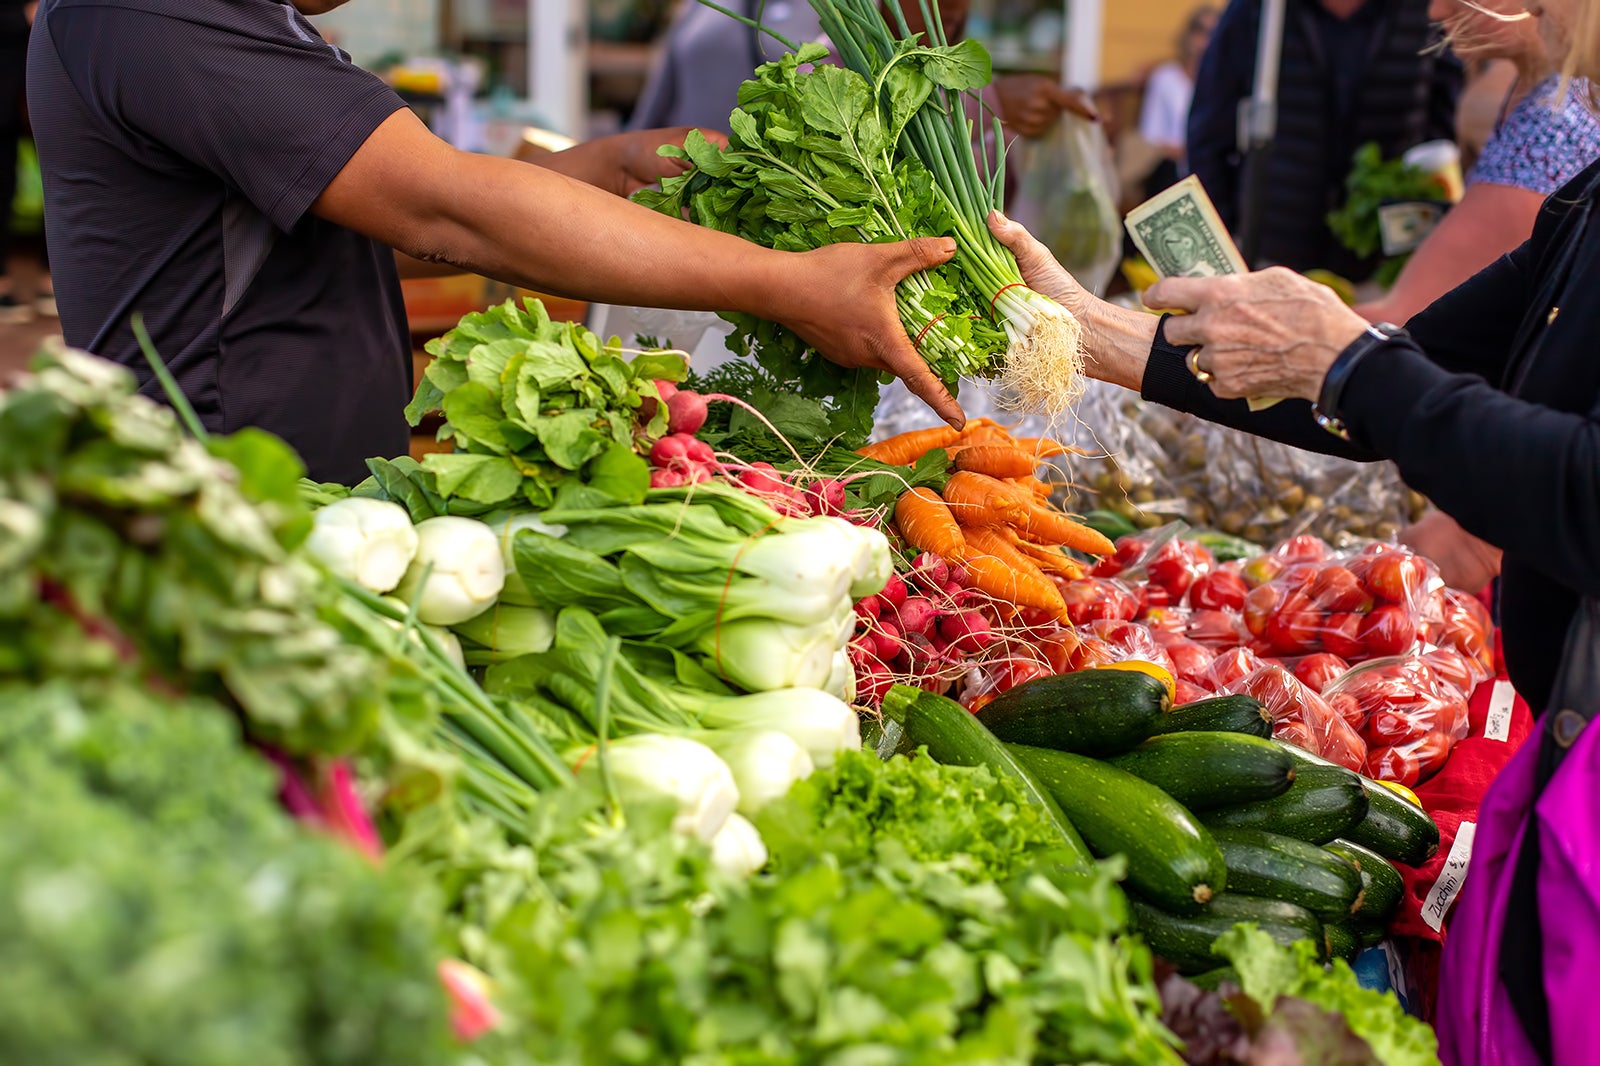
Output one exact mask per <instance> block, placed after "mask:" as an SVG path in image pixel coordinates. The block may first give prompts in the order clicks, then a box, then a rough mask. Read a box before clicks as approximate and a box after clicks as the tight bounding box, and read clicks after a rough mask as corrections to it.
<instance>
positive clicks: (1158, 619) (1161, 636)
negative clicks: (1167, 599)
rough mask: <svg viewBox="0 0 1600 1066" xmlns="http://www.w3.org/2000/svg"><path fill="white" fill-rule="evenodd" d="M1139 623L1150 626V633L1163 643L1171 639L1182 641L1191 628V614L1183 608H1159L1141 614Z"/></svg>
mask: <svg viewBox="0 0 1600 1066" xmlns="http://www.w3.org/2000/svg"><path fill="white" fill-rule="evenodd" d="M1139 621H1141V622H1143V623H1144V624H1145V625H1146V626H1149V627H1150V632H1152V633H1154V634H1155V635H1156V639H1157V640H1159V641H1162V642H1163V643H1165V642H1166V641H1167V640H1171V639H1175V640H1182V639H1183V635H1184V633H1185V632H1186V631H1187V630H1188V628H1189V612H1188V610H1187V609H1185V608H1183V607H1157V608H1155V609H1153V610H1150V611H1146V612H1144V613H1143V614H1141V615H1140V616H1139Z"/></svg>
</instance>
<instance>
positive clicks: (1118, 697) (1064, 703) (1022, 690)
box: [978, 670, 1172, 755]
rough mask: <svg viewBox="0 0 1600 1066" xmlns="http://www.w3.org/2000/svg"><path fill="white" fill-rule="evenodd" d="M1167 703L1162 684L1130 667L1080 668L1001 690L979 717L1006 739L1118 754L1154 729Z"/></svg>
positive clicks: (1058, 748)
mask: <svg viewBox="0 0 1600 1066" xmlns="http://www.w3.org/2000/svg"><path fill="white" fill-rule="evenodd" d="M1171 709H1172V700H1171V699H1170V698H1169V697H1168V696H1167V689H1166V686H1165V685H1163V684H1162V683H1161V682H1160V681H1157V680H1156V679H1155V678H1153V677H1151V676H1150V675H1149V674H1142V673H1138V672H1136V671H1132V670H1080V671H1078V672H1077V673H1075V674H1061V675H1057V676H1052V677H1041V678H1038V679H1037V680H1034V681H1029V682H1027V683H1026V684H1023V685H1018V686H1017V687H1016V688H1013V689H1008V690H1007V691H1005V692H1002V693H1001V694H1000V695H999V696H997V697H995V699H994V700H993V701H992V702H990V703H988V704H986V705H984V707H983V708H982V709H980V710H979V711H978V720H979V721H981V722H982V723H983V724H984V725H986V726H988V727H989V731H990V732H992V733H993V734H994V735H995V736H997V737H999V738H1000V739H1001V740H1003V741H1005V742H1006V743H1008V744H1027V745H1029V746H1030V747H1035V748H1050V749H1052V750H1054V751H1070V752H1073V753H1075V754H1078V755H1120V754H1121V753H1122V752H1125V751H1127V750H1128V749H1129V748H1131V747H1133V746H1134V745H1135V744H1137V743H1139V742H1140V741H1141V740H1145V739H1147V738H1148V737H1149V736H1150V735H1151V734H1152V733H1154V732H1155V730H1156V726H1157V725H1159V724H1160V722H1161V716H1162V715H1164V714H1166V713H1167V712H1168V711H1169V710H1171Z"/></svg>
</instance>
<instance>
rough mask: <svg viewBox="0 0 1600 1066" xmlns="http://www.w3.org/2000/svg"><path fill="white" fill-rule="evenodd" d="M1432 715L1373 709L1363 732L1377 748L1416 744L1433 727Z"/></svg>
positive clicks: (1389, 709) (1390, 708)
mask: <svg viewBox="0 0 1600 1066" xmlns="http://www.w3.org/2000/svg"><path fill="white" fill-rule="evenodd" d="M1431 718H1432V715H1411V714H1406V713H1405V712H1404V711H1398V710H1395V709H1394V708H1392V707H1385V708H1383V709H1381V710H1376V711H1373V712H1372V714H1371V715H1370V716H1369V717H1368V718H1367V723H1366V725H1365V726H1364V727H1363V728H1362V730H1361V732H1362V733H1363V734H1364V735H1365V736H1366V738H1367V739H1368V740H1369V741H1371V742H1372V746H1373V747H1376V748H1383V747H1394V746H1398V745H1401V744H1415V743H1416V742H1417V741H1419V740H1421V739H1422V738H1423V737H1425V736H1427V735H1428V733H1429V731H1430V730H1431V729H1432V728H1433V722H1432V721H1429V720H1428V719H1431Z"/></svg>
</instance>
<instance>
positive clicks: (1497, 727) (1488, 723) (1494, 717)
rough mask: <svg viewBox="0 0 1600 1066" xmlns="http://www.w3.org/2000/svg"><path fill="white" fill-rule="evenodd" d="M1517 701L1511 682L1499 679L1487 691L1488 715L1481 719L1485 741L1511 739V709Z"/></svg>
mask: <svg viewBox="0 0 1600 1066" xmlns="http://www.w3.org/2000/svg"><path fill="white" fill-rule="evenodd" d="M1516 699H1517V690H1516V689H1515V688H1514V687H1513V686H1512V684H1511V682H1509V681H1506V680H1505V679H1503V678H1502V679H1501V680H1499V681H1496V682H1495V683H1494V688H1493V689H1491V690H1490V691H1489V713H1488V714H1486V715H1485V716H1484V719H1483V736H1484V739H1486V740H1499V741H1505V740H1509V739H1510V738H1511V709H1512V707H1513V706H1514V705H1515V703H1516Z"/></svg>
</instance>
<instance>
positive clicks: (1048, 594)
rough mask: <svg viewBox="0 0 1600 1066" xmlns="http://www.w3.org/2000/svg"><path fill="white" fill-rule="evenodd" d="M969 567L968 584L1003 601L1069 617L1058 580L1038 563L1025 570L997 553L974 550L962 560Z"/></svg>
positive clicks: (964, 566)
mask: <svg viewBox="0 0 1600 1066" xmlns="http://www.w3.org/2000/svg"><path fill="white" fill-rule="evenodd" d="M961 565H962V567H963V568H964V569H965V570H966V571H967V583H968V587H970V588H974V589H977V590H978V591H979V592H982V593H986V594H987V595H989V596H991V597H993V598H994V599H996V600H998V601H1000V602H1002V603H1014V604H1016V605H1017V606H1018V607H1038V608H1041V609H1043V610H1046V611H1051V612H1053V613H1054V614H1055V616H1056V617H1057V618H1064V617H1066V613H1067V605H1066V602H1065V601H1064V600H1062V598H1061V590H1060V589H1058V588H1056V586H1055V582H1053V581H1051V580H1050V579H1049V578H1047V577H1045V576H1044V574H1042V573H1041V572H1040V571H1039V568H1038V567H1031V568H1030V569H1028V570H1024V569H1022V568H1020V567H1013V566H1011V565H1009V564H1008V563H1006V562H1005V561H1004V560H1002V559H1000V558H999V557H998V556H994V555H983V554H978V553H974V554H972V555H970V556H969V557H968V558H967V560H966V562H964V563H962V564H961Z"/></svg>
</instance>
